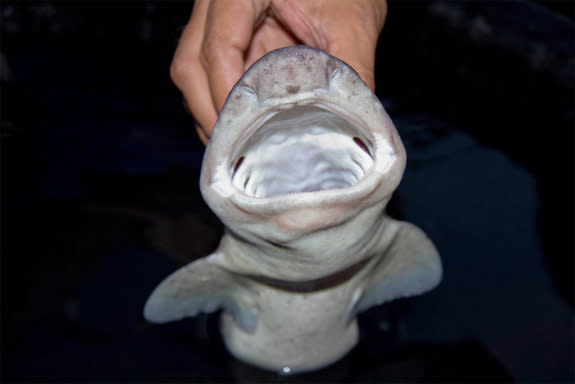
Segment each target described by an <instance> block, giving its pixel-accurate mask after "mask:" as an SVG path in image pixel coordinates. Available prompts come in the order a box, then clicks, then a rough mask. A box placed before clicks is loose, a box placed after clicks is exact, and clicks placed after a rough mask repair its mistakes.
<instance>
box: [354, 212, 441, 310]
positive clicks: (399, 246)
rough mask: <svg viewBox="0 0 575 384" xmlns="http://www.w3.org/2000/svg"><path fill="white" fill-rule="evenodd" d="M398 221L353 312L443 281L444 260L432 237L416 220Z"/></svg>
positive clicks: (361, 291)
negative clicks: (442, 263)
mask: <svg viewBox="0 0 575 384" xmlns="http://www.w3.org/2000/svg"><path fill="white" fill-rule="evenodd" d="M395 223H396V224H397V225H398V226H399V229H398V231H397V233H396V234H395V236H394V237H393V239H392V240H391V242H390V244H389V245H388V247H387V248H386V249H385V251H384V254H383V255H382V256H381V257H380V261H379V262H378V264H376V265H375V267H374V269H373V270H372V271H371V272H370V274H369V275H368V276H367V277H366V281H367V283H366V284H365V285H364V286H363V287H360V291H359V292H358V294H357V295H356V298H357V299H356V300H357V301H356V302H355V303H352V306H351V308H350V309H351V311H350V315H351V316H354V315H355V314H356V313H358V312H361V311H364V310H366V309H368V308H370V307H372V306H375V305H379V304H382V303H384V302H387V301H391V300H394V299H398V298H402V297H409V296H414V295H419V294H421V293H424V292H426V291H429V290H431V289H433V288H434V287H435V286H436V285H437V284H439V282H440V281H441V276H442V267H441V260H440V259H439V253H438V252H437V249H436V248H435V246H434V245H433V243H432V242H431V240H429V238H428V237H427V236H426V235H425V233H423V231H422V230H421V229H419V228H418V227H416V226H415V225H413V224H410V223H406V222H399V221H395Z"/></svg>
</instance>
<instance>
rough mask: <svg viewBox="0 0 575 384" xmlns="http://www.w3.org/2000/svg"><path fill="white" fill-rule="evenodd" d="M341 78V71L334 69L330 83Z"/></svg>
mask: <svg viewBox="0 0 575 384" xmlns="http://www.w3.org/2000/svg"><path fill="white" fill-rule="evenodd" d="M340 76H341V70H339V69H334V70H333V71H332V72H331V74H330V76H329V81H334V80H335V79H337V78H338V77H340Z"/></svg>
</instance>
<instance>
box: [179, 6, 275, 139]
mask: <svg viewBox="0 0 575 384" xmlns="http://www.w3.org/2000/svg"><path fill="white" fill-rule="evenodd" d="M267 4H268V0H251V1H238V0H214V1H210V0H197V1H196V3H195V4H194V9H193V11H192V16H191V18H190V21H189V22H188V24H187V26H186V27H185V29H184V31H183V33H182V36H181V38H180V42H179V44H178V48H177V49H176V53H175V55H174V59H173V61H172V65H171V67H170V75H171V77H172V81H173V82H174V83H175V84H176V86H177V87H178V88H179V89H180V91H181V92H182V93H183V94H184V98H185V100H186V103H187V105H188V107H189V109H190V111H191V112H192V114H193V115H194V119H195V120H196V130H197V131H198V135H199V136H200V139H201V140H202V141H203V142H204V144H205V143H207V140H208V138H209V136H210V135H211V133H212V130H213V127H214V124H215V123H216V120H217V116H218V113H219V111H220V110H221V108H222V107H223V105H224V102H225V100H226V97H227V95H228V93H229V91H230V90H231V88H232V87H233V85H234V84H235V83H236V81H237V80H238V79H239V78H240V77H241V75H242V73H243V71H244V52H245V51H246V50H247V48H248V46H249V45H250V41H251V38H252V34H253V30H254V28H255V27H256V26H257V24H258V23H260V22H261V20H262V18H263V16H264V15H265V13H266V11H267V6H268V5H267Z"/></svg>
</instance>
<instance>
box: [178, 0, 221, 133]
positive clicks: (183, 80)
mask: <svg viewBox="0 0 575 384" xmlns="http://www.w3.org/2000/svg"><path fill="white" fill-rule="evenodd" d="M209 4H210V2H209V0H197V1H196V3H195V4H194V9H193V11H192V16H191V18H190V21H189V22H188V24H187V25H186V27H185V28H184V31H183V33H182V36H181V38H180V41H179V44H178V48H177V49H176V53H175V54H174V59H173V61H172V65H171V67H170V76H171V78H172V81H173V82H174V84H176V86H177V87H178V88H179V89H180V91H181V92H182V94H183V95H184V99H185V102H186V104H187V106H188V108H189V111H190V112H191V113H192V114H193V115H194V119H195V120H196V130H197V131H198V134H199V135H200V139H201V140H202V142H204V144H205V143H206V142H207V137H209V134H210V133H211V131H212V127H213V125H214V124H215V122H216V119H217V112H216V108H215V106H214V104H213V102H212V99H211V97H209V95H210V86H209V83H208V75H207V72H206V71H205V69H204V66H203V65H202V63H201V60H200V49H201V46H202V41H203V38H204V29H205V28H204V27H205V22H206V16H207V13H208V8H209Z"/></svg>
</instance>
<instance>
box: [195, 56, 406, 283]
mask: <svg viewBox="0 0 575 384" xmlns="http://www.w3.org/2000/svg"><path fill="white" fill-rule="evenodd" d="M405 161H406V155H405V149H404V147H403V144H402V142H401V140H400V138H399V135H398V133H397V131H396V129H395V127H394V125H393V122H392V121H391V119H390V118H389V116H388V115H387V113H386V112H385V110H384V108H383V106H382V105H381V103H380V101H379V100H378V99H377V97H376V96H375V95H374V94H373V92H372V91H371V89H370V88H369V87H368V86H367V85H366V84H365V83H364V82H363V81H362V80H361V78H360V77H359V75H358V74H357V73H356V72H355V71H354V70H353V69H352V68H351V67H350V66H348V65H347V64H346V63H344V62H343V61H341V60H339V59H337V58H335V57H333V56H330V55H329V54H327V53H325V52H323V51H320V50H317V49H313V48H310V47H306V46H292V47H287V48H281V49H278V50H275V51H272V52H270V53H268V54H267V55H266V56H264V57H263V58H262V59H260V60H259V61H257V62H256V63H255V64H254V65H253V66H252V67H251V68H250V69H249V70H248V71H247V72H246V73H245V74H244V76H243V77H242V78H241V79H240V80H239V81H238V83H237V84H236V85H235V87H234V88H233V89H232V91H231V92H230V94H229V96H228V99H227V101H226V103H225V105H224V107H223V109H222V111H221V113H220V115H219V118H218V120H217V122H216V125H215V127H214V131H213V133H212V136H211V138H210V141H209V143H208V146H207V149H206V152H205V156H204V162H203V167H202V174H201V191H202V195H203V197H204V199H205V200H206V202H207V203H208V205H209V206H210V208H211V209H212V210H213V211H214V212H215V213H216V215H218V216H219V217H220V219H221V220H222V221H223V223H224V224H225V225H226V227H227V228H228V231H229V232H230V233H231V234H232V235H233V236H235V237H236V238H239V239H242V240H245V242H246V243H247V244H253V245H254V246H257V247H260V248H262V247H263V248H265V249H268V253H267V255H268V256H267V258H266V260H258V264H259V265H260V267H258V268H261V269H262V271H267V272H269V273H273V274H274V275H275V277H279V278H287V279H300V278H317V277H320V276H322V275H325V274H326V273H331V272H335V271H338V270H341V269H342V268H346V267H349V266H351V265H353V264H354V263H357V262H358V261H360V260H359V258H361V257H365V255H362V252H361V251H360V249H361V248H362V246H364V245H365V244H364V243H365V242H367V241H369V239H370V238H371V237H372V234H370V230H371V229H372V228H374V227H376V224H377V223H378V222H379V221H380V220H382V216H383V211H384V208H385V206H386V204H387V202H388V200H389V198H390V197H391V194H392V193H393V191H394V190H395V189H396V187H397V185H398V184H399V182H400V180H401V177H402V175H403V171H404V168H405ZM284 251H285V252H284ZM288 253H289V255H288ZM274 255H275V256H274ZM266 263H267V264H266ZM278 263H280V264H281V265H282V267H281V268H279V269H278V268H277V266H278ZM266 265H267V267H266ZM290 265H291V266H293V265H298V266H301V265H305V268H300V267H297V268H290ZM268 267H269V268H268ZM278 271H281V272H278ZM304 271H305V272H304Z"/></svg>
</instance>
